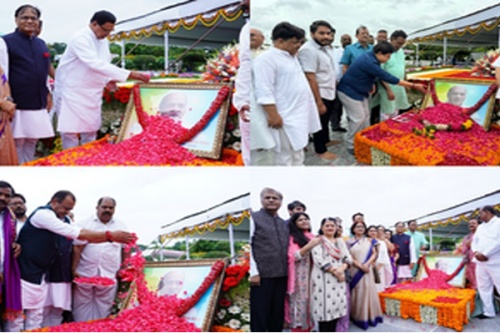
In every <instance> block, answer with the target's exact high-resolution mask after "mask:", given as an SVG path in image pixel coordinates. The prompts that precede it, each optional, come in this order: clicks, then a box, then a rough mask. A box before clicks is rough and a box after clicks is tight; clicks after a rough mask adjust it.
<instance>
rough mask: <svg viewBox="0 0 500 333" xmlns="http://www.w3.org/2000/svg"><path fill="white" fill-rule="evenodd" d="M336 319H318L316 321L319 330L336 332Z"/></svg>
mask: <svg viewBox="0 0 500 333" xmlns="http://www.w3.org/2000/svg"><path fill="white" fill-rule="evenodd" d="M337 321H338V319H334V320H332V321H320V322H318V326H319V331H320V332H336V331H335V329H336V328H337Z"/></svg>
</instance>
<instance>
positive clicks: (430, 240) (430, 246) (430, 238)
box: [429, 227, 432, 251]
mask: <svg viewBox="0 0 500 333" xmlns="http://www.w3.org/2000/svg"><path fill="white" fill-rule="evenodd" d="M429 251H432V227H431V228H429Z"/></svg>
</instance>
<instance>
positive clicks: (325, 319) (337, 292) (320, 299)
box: [311, 218, 351, 332]
mask: <svg viewBox="0 0 500 333" xmlns="http://www.w3.org/2000/svg"><path fill="white" fill-rule="evenodd" d="M336 231H337V225H336V223H335V220H333V219H331V218H327V219H323V221H322V222H321V230H320V235H321V244H320V245H318V246H316V247H315V248H313V249H312V256H313V269H312V272H311V309H312V317H313V319H314V320H315V321H317V322H318V323H319V330H320V332H335V328H336V324H337V320H338V319H339V318H341V317H343V316H345V315H346V313H347V298H346V284H345V270H346V269H347V268H348V267H349V264H350V262H351V256H350V254H349V251H348V250H347V247H346V245H345V243H344V241H343V240H342V239H341V238H335V233H336Z"/></svg>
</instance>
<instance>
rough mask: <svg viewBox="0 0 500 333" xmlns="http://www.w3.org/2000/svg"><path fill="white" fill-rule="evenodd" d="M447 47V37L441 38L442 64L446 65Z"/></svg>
mask: <svg viewBox="0 0 500 333" xmlns="http://www.w3.org/2000/svg"><path fill="white" fill-rule="evenodd" d="M447 48H448V37H446V36H445V37H444V39H443V65H446V49H447Z"/></svg>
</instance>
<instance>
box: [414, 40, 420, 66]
mask: <svg viewBox="0 0 500 333" xmlns="http://www.w3.org/2000/svg"><path fill="white" fill-rule="evenodd" d="M416 45H417V51H416V56H415V66H420V65H419V61H418V58H419V54H418V49H419V44H418V43H417V44H416Z"/></svg>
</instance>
